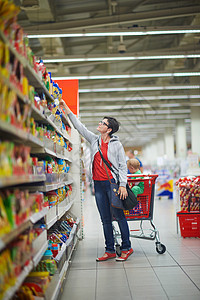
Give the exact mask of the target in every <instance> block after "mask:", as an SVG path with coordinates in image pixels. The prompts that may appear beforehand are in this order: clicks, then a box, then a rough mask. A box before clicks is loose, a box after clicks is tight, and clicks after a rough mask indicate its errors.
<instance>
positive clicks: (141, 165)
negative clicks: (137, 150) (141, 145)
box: [126, 150, 144, 174]
mask: <svg viewBox="0 0 200 300" xmlns="http://www.w3.org/2000/svg"><path fill="white" fill-rule="evenodd" d="M126 155H127V156H128V158H129V159H132V158H136V159H137V160H138V161H139V163H140V171H141V173H143V171H144V169H143V164H142V162H141V160H140V159H139V158H138V157H136V156H135V155H134V152H133V150H128V151H127V152H126ZM128 174H131V172H130V170H129V169H128Z"/></svg>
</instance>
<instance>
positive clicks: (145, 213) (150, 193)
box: [113, 174, 166, 256]
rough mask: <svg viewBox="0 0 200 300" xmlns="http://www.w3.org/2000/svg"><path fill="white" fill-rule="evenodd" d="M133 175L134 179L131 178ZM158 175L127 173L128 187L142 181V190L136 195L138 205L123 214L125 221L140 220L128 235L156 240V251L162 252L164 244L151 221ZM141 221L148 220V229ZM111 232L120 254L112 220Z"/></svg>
mask: <svg viewBox="0 0 200 300" xmlns="http://www.w3.org/2000/svg"><path fill="white" fill-rule="evenodd" d="M133 177H134V179H133ZM157 177H158V175H144V174H141V175H133V174H131V175H128V184H129V186H130V187H133V186H134V185H136V184H138V183H139V182H144V192H143V194H140V195H138V196H137V200H138V205H137V206H136V207H135V208H134V209H131V210H125V211H124V214H125V216H126V219H127V221H140V229H136V230H130V237H132V238H139V239H146V240H156V242H155V244H156V251H157V252H158V253H159V254H163V253H165V251H166V247H165V245H163V244H161V242H160V237H159V231H158V230H157V229H156V226H155V225H154V223H153V208H154V193H155V182H156V178H157ZM143 221H149V222H150V224H151V228H150V229H144V228H143ZM113 232H114V239H115V247H116V253H117V255H119V256H120V254H121V250H120V244H119V242H118V239H119V238H120V237H121V235H120V233H119V231H118V230H117V229H116V227H115V226H114V222H113Z"/></svg>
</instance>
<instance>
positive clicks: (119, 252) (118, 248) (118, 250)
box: [115, 244, 121, 256]
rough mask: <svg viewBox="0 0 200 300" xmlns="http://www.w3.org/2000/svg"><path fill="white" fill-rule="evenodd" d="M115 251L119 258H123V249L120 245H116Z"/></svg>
mask: <svg viewBox="0 0 200 300" xmlns="http://www.w3.org/2000/svg"><path fill="white" fill-rule="evenodd" d="M115 251H116V254H117V256H121V248H120V245H119V244H116V245H115Z"/></svg>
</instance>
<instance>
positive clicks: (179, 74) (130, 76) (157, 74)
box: [52, 72, 200, 80]
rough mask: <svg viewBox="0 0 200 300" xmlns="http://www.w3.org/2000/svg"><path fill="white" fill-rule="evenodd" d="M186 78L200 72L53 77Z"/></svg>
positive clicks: (64, 77)
mask: <svg viewBox="0 0 200 300" xmlns="http://www.w3.org/2000/svg"><path fill="white" fill-rule="evenodd" d="M174 76H176V77H185V76H200V72H169V73H167V72H166V73H144V74H109V75H74V76H61V77H53V78H52V79H53V80H65V79H67V80H71V79H79V80H95V79H128V78H153V77H174Z"/></svg>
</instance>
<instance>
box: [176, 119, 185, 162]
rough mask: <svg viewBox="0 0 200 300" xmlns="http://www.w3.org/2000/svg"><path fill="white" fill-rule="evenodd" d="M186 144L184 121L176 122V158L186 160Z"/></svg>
mask: <svg viewBox="0 0 200 300" xmlns="http://www.w3.org/2000/svg"><path fill="white" fill-rule="evenodd" d="M186 154H187V142H186V127H185V121H184V120H177V121H176V157H177V158H186Z"/></svg>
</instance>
